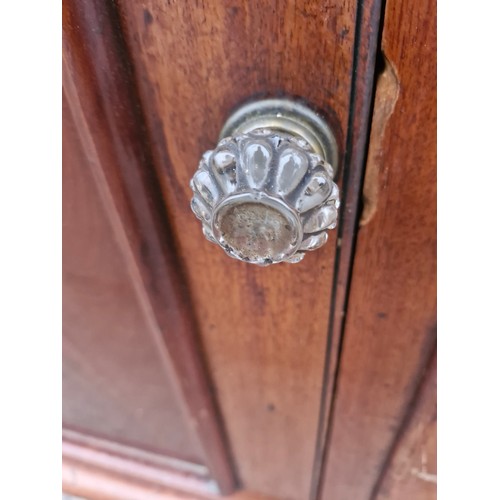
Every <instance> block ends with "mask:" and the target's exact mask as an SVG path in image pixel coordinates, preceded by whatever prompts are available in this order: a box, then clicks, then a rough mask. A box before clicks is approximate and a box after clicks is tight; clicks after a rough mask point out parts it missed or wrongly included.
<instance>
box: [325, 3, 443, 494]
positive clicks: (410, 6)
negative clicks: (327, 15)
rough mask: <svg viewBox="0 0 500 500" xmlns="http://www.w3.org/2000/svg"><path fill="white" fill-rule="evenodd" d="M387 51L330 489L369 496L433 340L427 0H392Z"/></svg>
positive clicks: (431, 71)
mask: <svg viewBox="0 0 500 500" xmlns="http://www.w3.org/2000/svg"><path fill="white" fill-rule="evenodd" d="M382 51H383V54H384V56H385V58H386V61H387V62H386V66H385V70H384V71H383V72H382V75H381V80H382V81H385V84H384V85H379V86H378V88H377V92H376V97H375V102H376V106H375V110H374V127H373V128H372V135H371V138H370V151H369V162H368V164H367V176H366V179H365V181H366V182H365V189H364V196H365V207H369V211H370V213H369V216H368V215H367V214H365V216H364V217H363V218H362V220H363V221H364V225H363V226H362V227H361V228H360V230H359V233H358V240H357V245H356V251H355V255H354V267H353V276H352V282H351V288H350V295H349V303H348V309H347V317H346V327H345V332H344V336H343V340H342V343H341V353H342V356H341V360H340V365H339V368H338V372H339V374H338V379H337V387H336V393H335V396H334V406H333V412H332V420H331V434H330V443H329V452H328V458H327V462H326V466H325V476H324V484H323V490H322V498H324V499H325V500H326V499H328V500H330V499H344V498H349V500H358V499H359V500H366V499H367V498H371V495H372V494H373V492H374V488H375V485H376V484H377V481H378V479H379V476H380V474H381V471H382V470H383V467H384V464H385V463H386V460H387V457H388V454H389V452H390V450H391V447H392V445H393V441H394V439H395V437H396V435H397V431H398V429H399V428H400V426H401V423H402V422H403V420H404V417H405V415H406V413H407V412H408V411H409V403H410V401H411V400H412V398H413V396H414V394H415V391H416V388H417V386H418V382H419V380H420V378H421V376H422V373H423V371H424V369H425V367H426V365H427V363H428V360H429V356H430V353H431V352H432V350H433V348H434V344H435V336H436V331H435V326H436V5H435V2H434V0H424V1H417V0H403V1H396V0H388V1H387V4H386V12H385V20H384V30H383V36H382ZM416 68H418V70H417V69H416ZM387 72H392V76H389V75H388V74H387ZM382 77H383V78H382ZM388 82H389V83H388ZM380 83H381V81H380V80H379V84H380ZM382 94H385V96H384V95H382ZM382 108H383V109H382ZM379 119H380V120H382V121H385V123H384V124H383V126H381V124H380V123H377V120H379ZM373 183H375V186H374V185H373Z"/></svg>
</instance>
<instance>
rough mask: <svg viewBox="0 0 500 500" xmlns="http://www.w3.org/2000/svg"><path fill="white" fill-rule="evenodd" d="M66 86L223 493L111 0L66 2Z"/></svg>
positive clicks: (208, 403)
mask: <svg viewBox="0 0 500 500" xmlns="http://www.w3.org/2000/svg"><path fill="white" fill-rule="evenodd" d="M63 86H64V93H65V96H66V98H67V101H68V104H69V108H70V111H71V115H72V117H73V120H74V122H75V125H76V127H77V130H78V133H79V136H80V142H81V145H82V148H83V151H85V154H86V157H87V160H88V165H89V170H90V172H91V175H92V176H93V178H94V182H95V186H96V189H97V191H98V193H99V196H100V198H101V201H102V203H103V205H104V207H105V209H106V212H107V216H108V218H109V220H110V225H111V228H112V231H113V234H114V237H115V238H116V240H117V241H118V245H119V247H120V250H121V251H122V254H123V259H124V261H125V265H126V267H127V271H128V272H129V273H130V276H131V282H132V283H133V286H134V291H135V294H136V297H137V302H138V304H139V305H140V307H141V309H142V312H143V314H144V316H145V318H147V322H148V326H149V328H148V331H147V332H148V333H149V334H150V336H149V337H148V341H149V342H153V343H154V344H155V348H156V351H157V353H158V356H159V357H160V358H161V360H162V363H163V368H164V370H165V371H166V372H167V373H168V377H169V378H170V379H171V380H172V387H174V388H175V390H176V391H177V392H178V394H179V396H180V397H179V401H181V403H182V405H183V409H184V411H185V415H186V418H185V421H186V424H187V425H188V427H189V428H190V430H191V432H192V435H193V438H194V439H197V440H198V441H199V443H200V447H201V449H202V450H203V455H204V463H205V465H206V466H207V467H208V469H209V470H210V472H211V474H212V476H213V478H214V479H216V481H217V483H218V486H219V488H220V489H221V491H222V492H229V491H231V490H232V489H233V488H234V486H235V477H234V474H233V470H232V465H231V461H230V458H229V454H228V447H227V443H226V441H225V436H224V431H223V427H222V425H221V422H220V419H219V414H218V410H217V408H216V405H215V403H214V399H213V397H212V389H211V385H210V379H209V377H208V374H207V372H206V370H205V368H204V363H203V357H202V353H201V352H200V349H199V345H198V341H197V331H196V328H197V326H196V322H195V318H194V316H193V314H192V305H191V303H190V297H189V294H188V292H187V290H186V288H185V282H184V279H183V271H182V266H181V265H180V262H179V259H178V258H177V255H176V251H175V248H174V245H173V243H172V237H171V231H170V227H169V224H168V221H167V220H166V217H165V207H164V204H163V201H162V197H161V193H160V191H159V188H158V182H157V179H156V173H155V169H154V166H153V159H152V157H151V154H150V149H149V137H148V133H147V130H146V128H145V126H144V119H143V114H142V110H141V107H140V102H139V100H138V95H137V91H136V87H135V77H134V71H133V67H132V66H131V63H130V58H129V56H128V54H127V52H126V47H125V44H124V42H123V38H122V33H121V30H120V26H119V23H118V20H117V16H116V11H115V4H114V3H112V2H100V1H97V0H96V1H86V2H79V1H72V0H66V1H65V2H64V4H63ZM142 333H143V335H147V333H146V332H142ZM110 356H112V353H110ZM89 404H91V402H89Z"/></svg>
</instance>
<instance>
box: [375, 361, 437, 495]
mask: <svg viewBox="0 0 500 500" xmlns="http://www.w3.org/2000/svg"><path fill="white" fill-rule="evenodd" d="M436 396H437V394H436V356H435V355H434V357H433V358H432V361H431V364H430V366H429V368H428V370H427V373H426V374H425V377H424V380H423V381H422V385H421V387H420V388H419V390H418V392H417V394H416V397H415V401H412V403H411V404H410V408H409V411H408V417H407V421H405V422H403V425H402V427H401V429H400V433H399V434H398V436H397V437H396V440H395V442H394V445H393V449H392V450H391V452H390V455H389V457H388V460H387V463H386V466H385V467H384V471H383V474H382V475H381V477H380V479H379V482H378V484H377V486H376V488H375V495H374V497H375V498H376V499H377V500H399V499H401V498H411V499H412V500H434V499H435V498H436V497H437V491H436V482H437V456H436V455H437V454H436V444H437V443H436V437H437V432H436V431H437V423H436V417H437V408H436V399H437V398H436Z"/></svg>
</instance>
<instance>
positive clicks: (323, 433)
mask: <svg viewBox="0 0 500 500" xmlns="http://www.w3.org/2000/svg"><path fill="white" fill-rule="evenodd" d="M381 4H382V2H381V1H379V0H360V1H358V7H357V12H356V37H355V45H354V61H353V71H352V91H351V101H350V110H349V125H348V131H347V138H346V156H345V172H344V183H345V188H344V190H343V197H342V202H343V206H342V209H341V217H340V222H339V227H338V237H337V255H336V265H335V271H334V283H333V291H332V302H331V306H330V308H331V310H330V325H329V328H330V330H329V335H328V343H327V347H326V356H325V367H324V374H323V388H322V398H321V409H320V417H319V423H318V432H317V444H316V453H315V461H314V469H313V478H312V481H311V493H310V498H312V499H316V498H317V497H318V495H319V489H320V486H321V481H322V474H323V468H324V464H325V454H326V451H327V445H328V443H327V439H328V432H329V423H330V421H331V412H332V405H333V395H334V392H335V382H336V375H337V368H338V361H339V355H340V350H339V346H340V343H341V336H342V331H343V328H344V320H345V312H346V307H347V297H348V287H349V284H350V279H351V268H352V258H353V247H354V244H355V239H356V233H357V221H358V217H359V214H358V212H359V197H360V191H361V187H362V179H363V173H364V168H365V160H366V142H367V138H368V132H369V127H370V116H371V108H372V89H373V85H374V76H375V62H376V56H377V43H378V37H379V23H380V14H381Z"/></svg>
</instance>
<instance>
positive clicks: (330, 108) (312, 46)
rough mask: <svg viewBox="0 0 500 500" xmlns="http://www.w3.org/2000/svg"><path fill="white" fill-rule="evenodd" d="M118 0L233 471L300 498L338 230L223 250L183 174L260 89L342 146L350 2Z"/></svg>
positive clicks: (311, 456) (316, 410)
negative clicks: (270, 253) (269, 257)
mask: <svg viewBox="0 0 500 500" xmlns="http://www.w3.org/2000/svg"><path fill="white" fill-rule="evenodd" d="M373 4H374V2H365V6H369V7H370V8H371V6H373ZM118 7H119V11H120V15H121V20H122V23H123V29H124V33H125V35H126V41H127V44H128V46H129V50H130V53H131V54H132V56H133V60H134V64H135V67H136V71H137V75H138V76H137V81H138V88H139V92H140V97H141V102H142V106H143V109H144V111H145V119H146V123H147V126H148V129H149V130H150V132H151V137H152V139H153V141H152V151H153V154H154V157H155V165H156V167H157V168H158V172H159V177H160V181H161V184H162V189H163V193H164V197H165V200H166V203H167V207H168V210H167V212H168V216H169V220H170V223H171V224H172V227H173V229H174V234H175V244H176V248H177V249H178V253H179V255H181V256H182V259H183V263H184V267H185V269H186V271H187V279H188V283H189V289H190V291H191V293H192V297H193V303H194V313H195V314H196V316H197V319H198V324H199V326H200V333H201V336H202V339H203V347H204V351H205V354H206V356H207V359H208V363H209V368H210V373H211V374H212V376H213V379H214V381H215V384H214V385H215V387H216V394H217V398H218V401H219V403H220V407H221V409H222V413H223V416H224V420H225V424H226V428H227V432H228V435H229V438H230V443H231V449H232V453H233V456H234V458H235V462H236V464H237V468H238V473H239V477H240V480H241V482H242V484H243V485H244V486H245V487H247V488H250V489H255V490H257V491H261V492H263V493H268V494H275V495H277V496H279V497H284V498H289V499H297V500H299V499H300V500H303V499H304V498H307V497H308V495H309V490H310V486H311V481H312V470H313V464H314V461H315V453H316V451H315V441H316V433H317V429H318V422H319V421H320V410H321V397H322V386H323V372H324V361H325V351H326V350H327V347H328V345H329V344H328V335H329V320H330V312H329V311H330V302H331V297H332V283H333V270H334V262H335V252H336V241H335V239H336V238H335V236H332V237H331V240H330V242H329V243H328V244H327V245H326V246H325V247H323V248H322V249H321V250H319V251H317V252H314V253H311V254H310V255H308V256H307V258H306V259H305V260H304V261H303V262H302V263H300V264H299V265H297V266H294V265H286V264H283V265H277V266H270V267H268V268H259V267H256V266H251V265H248V264H244V263H241V262H237V261H234V260H231V259H228V257H227V256H226V255H225V254H224V253H223V252H222V251H221V250H220V249H218V248H216V247H215V246H213V245H210V244H209V243H208V242H207V241H206V240H205V239H204V237H203V235H202V233H201V230H200V226H199V223H198V221H197V220H196V219H195V218H194V216H193V214H192V213H191V211H190V208H189V201H190V197H191V192H190V189H189V179H190V177H191V176H192V174H193V173H194V171H195V169H196V166H197V164H198V161H199V158H200V157H201V154H202V153H203V151H204V150H206V149H209V148H210V147H213V146H214V145H215V144H216V141H217V135H218V133H219V130H220V128H221V126H222V124H223V122H224V120H225V118H226V117H227V116H228V114H229V113H230V111H231V110H232V109H233V108H234V107H236V106H237V105H239V104H241V103H242V102H244V101H246V100H248V99H252V98H257V97H264V96H276V95H287V96H298V97H301V98H302V99H304V100H306V101H307V102H308V103H309V104H310V105H312V106H313V107H315V108H317V109H318V110H320V111H321V112H323V113H324V114H325V115H326V118H327V119H328V120H329V121H330V123H331V125H332V127H333V129H334V130H335V132H336V134H337V136H338V139H339V145H340V149H341V154H342V156H343V154H344V152H345V151H346V148H347V144H346V140H345V137H346V133H347V132H346V131H347V125H348V116H349V106H350V103H351V84H352V75H353V56H354V55H355V47H354V34H355V28H356V26H355V18H356V11H357V9H356V7H357V2H356V1H355V0H342V1H339V0H335V1H332V0H330V1H322V2H311V1H297V2H286V1H283V0H280V1H276V2H268V1H263V0H261V1H252V2H246V1H242V0H239V1H225V0H214V1H210V2H182V1H169V2H164V1H158V0H140V1H135V0H134V1H130V0H120V1H119V2H118ZM367 8H368V7H367ZM365 55H366V54H365ZM360 71H361V74H363V75H364V72H363V71H364V69H363V68H361V70H360ZM370 89H371V77H369V78H368V91H369V90H370ZM362 132H363V131H362V129H361V130H359V140H360V141H361V142H362V141H363V140H364V139H363V135H362ZM357 168H359V166H358V167H357ZM340 182H341V183H342V181H340ZM334 361H335V360H334Z"/></svg>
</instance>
